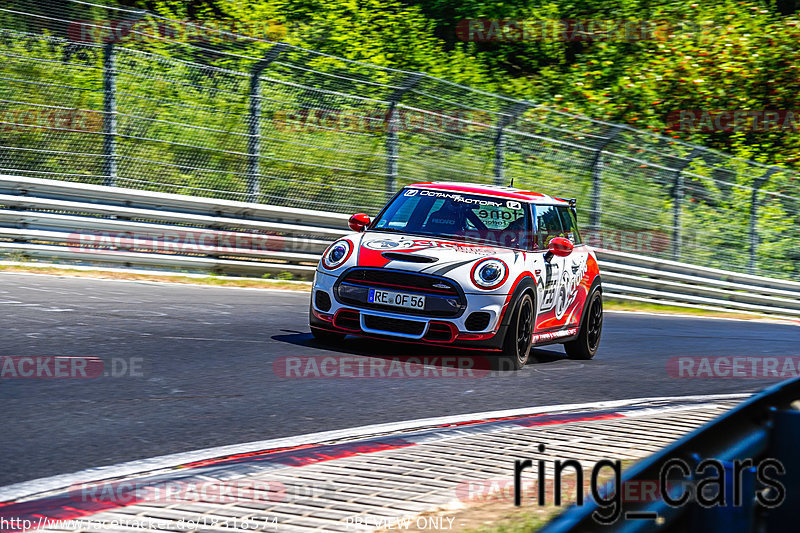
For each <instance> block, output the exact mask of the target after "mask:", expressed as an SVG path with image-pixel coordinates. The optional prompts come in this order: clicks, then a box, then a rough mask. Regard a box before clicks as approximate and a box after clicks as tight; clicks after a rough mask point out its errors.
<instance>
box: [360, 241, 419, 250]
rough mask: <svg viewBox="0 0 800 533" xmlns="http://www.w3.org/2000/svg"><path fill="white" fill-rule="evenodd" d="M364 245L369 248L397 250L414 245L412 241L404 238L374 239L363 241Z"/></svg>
mask: <svg viewBox="0 0 800 533" xmlns="http://www.w3.org/2000/svg"><path fill="white" fill-rule="evenodd" d="M364 246H365V247H366V248H369V249H371V250H397V249H404V248H412V247H413V246H414V241H412V240H406V239H398V240H392V239H376V240H374V241H368V242H365V243H364Z"/></svg>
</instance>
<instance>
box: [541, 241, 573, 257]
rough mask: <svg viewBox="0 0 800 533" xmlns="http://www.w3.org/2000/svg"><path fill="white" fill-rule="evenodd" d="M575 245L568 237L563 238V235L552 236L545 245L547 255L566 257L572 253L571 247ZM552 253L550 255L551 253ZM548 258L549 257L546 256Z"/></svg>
mask: <svg viewBox="0 0 800 533" xmlns="http://www.w3.org/2000/svg"><path fill="white" fill-rule="evenodd" d="M574 247H575V246H574V245H573V244H572V241H570V240H569V239H565V238H564V237H554V238H553V239H551V240H550V244H549V245H548V246H547V255H548V256H551V257H552V255H557V256H558V257H567V256H568V255H569V254H571V253H572V249H573V248H574ZM551 254H552V255H551ZM547 259H549V257H547Z"/></svg>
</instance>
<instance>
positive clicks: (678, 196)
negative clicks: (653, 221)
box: [672, 148, 700, 261]
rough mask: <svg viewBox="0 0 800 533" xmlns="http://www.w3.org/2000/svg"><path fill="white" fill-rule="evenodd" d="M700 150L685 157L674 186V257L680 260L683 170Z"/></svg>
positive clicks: (676, 173)
mask: <svg viewBox="0 0 800 533" xmlns="http://www.w3.org/2000/svg"><path fill="white" fill-rule="evenodd" d="M699 153H700V150H699V149H697V148H694V149H693V150H692V151H691V153H690V154H689V155H688V156H687V157H686V159H684V161H683V163H682V164H681V165H679V166H678V168H677V169H676V170H675V184H674V185H673V188H672V200H673V202H672V259H673V261H679V260H680V257H681V245H682V243H683V234H682V231H683V228H682V220H681V209H682V208H683V197H684V189H685V187H684V179H683V171H684V170H685V169H686V167H688V166H689V165H690V164H691V163H692V159H694V158H695V157H696V156H697V154H699Z"/></svg>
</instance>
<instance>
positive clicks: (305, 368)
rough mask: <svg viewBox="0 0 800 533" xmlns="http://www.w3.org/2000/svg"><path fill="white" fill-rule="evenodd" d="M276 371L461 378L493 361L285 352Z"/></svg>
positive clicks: (294, 375) (484, 370) (304, 375)
mask: <svg viewBox="0 0 800 533" xmlns="http://www.w3.org/2000/svg"><path fill="white" fill-rule="evenodd" d="M272 371H273V372H274V373H275V375H276V376H278V377H279V378H284V379H337V378H339V379H364V378H373V379H374V378H401V379H403V378H423V379H454V378H455V379H458V378H482V377H485V376H487V375H489V373H490V371H491V365H490V361H489V359H488V358H486V357H480V356H444V357H438V356H398V357H389V358H381V357H361V356H348V355H323V356H284V357H279V358H278V359H276V360H275V362H274V363H273V365H272Z"/></svg>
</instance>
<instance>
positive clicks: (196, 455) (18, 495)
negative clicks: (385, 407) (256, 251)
mask: <svg viewBox="0 0 800 533" xmlns="http://www.w3.org/2000/svg"><path fill="white" fill-rule="evenodd" d="M749 396H750V394H741V393H740V394H711V395H695V396H658V397H652V398H632V399H628V400H610V401H603V402H590V403H572V404H561V405H548V406H541V407H526V408H520V409H506V410H502V411H485V412H481V413H469V414H463V415H449V416H440V417H433V418H422V419H417V420H406V421H403V422H391V423H386V424H372V425H368V426H358V427H353V428H348V429H340V430H334V431H323V432H320V433H309V434H305V435H298V436H295V437H284V438H279V439H270V440H263V441H254V442H248V443H244V444H233V445H228V446H218V447H214V448H205V449H202V450H194V451H190V452H182V453H176V454H171V455H162V456H159V457H153V458H150V459H140V460H137V461H129V462H124V463H118V464H115V465H108V466H102V467H97V468H89V469H86V470H81V471H79V472H73V473H70V474H60V475H56V476H51V477H45V478H39V479H34V480H31V481H23V482H21V483H15V484H13V485H7V486H5V487H2V488H0V502H8V501H14V500H22V499H28V498H30V497H32V496H34V495H40V494H42V493H46V492H51V491H55V490H58V489H64V488H66V487H69V486H71V485H74V484H78V483H88V482H96V481H101V480H104V479H110V478H119V477H127V476H133V475H136V474H142V473H153V472H157V471H160V470H166V469H170V468H174V467H176V466H179V465H182V464H186V463H190V462H195V461H204V460H208V459H213V458H216V457H225V456H228V455H234V454H240V453H251V452H257V451H261V450H269V449H273V448H285V447H292V446H300V445H303V444H314V443H318V442H326V441H332V440H339V439H352V438H356V437H365V436H369V435H375V434H381V433H389V432H395V431H409V430H412V429H419V428H424V427H429V426H438V425H444V424H457V423H459V422H469V421H472V420H485V419H490V418H503V417H510V416H524V415H533V414H539V413H545V412H554V411H555V412H557V411H568V410H574V409H597V410H600V409H611V408H618V407H627V406H631V405H636V404H638V403H645V402H655V401H697V400H701V401H702V400H708V401H714V400H734V399H744V398H747V397H749Z"/></svg>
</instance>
